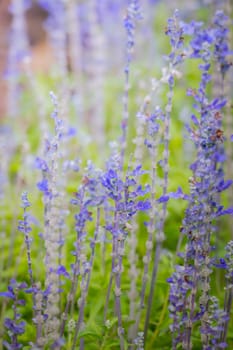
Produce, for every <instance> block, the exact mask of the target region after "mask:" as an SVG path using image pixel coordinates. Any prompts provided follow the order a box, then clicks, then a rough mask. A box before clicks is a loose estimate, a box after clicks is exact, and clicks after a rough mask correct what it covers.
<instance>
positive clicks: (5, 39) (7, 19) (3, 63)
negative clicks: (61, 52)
mask: <svg viewBox="0 0 233 350" xmlns="http://www.w3.org/2000/svg"><path fill="white" fill-rule="evenodd" d="M10 3H11V1H10V0H0V97H1V98H0V118H3V117H4V116H5V115H6V113H7V82H6V79H5V77H4V74H5V72H6V70H7V62H8V57H9V45H10V32H11V25H12V15H11V14H10V11H9V6H10ZM46 18H47V13H46V11H45V10H44V9H42V8H41V7H40V6H39V5H38V4H32V6H31V7H30V8H29V9H28V10H27V12H26V15H25V23H26V30H27V36H28V42H29V45H30V51H31V60H30V69H31V70H32V72H34V73H40V72H43V73H47V72H48V71H49V69H50V66H51V63H52V59H53V55H52V50H51V47H50V45H49V41H48V38H47V34H46V31H45V29H44V27H43V22H44V21H45V19H46Z"/></svg>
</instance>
